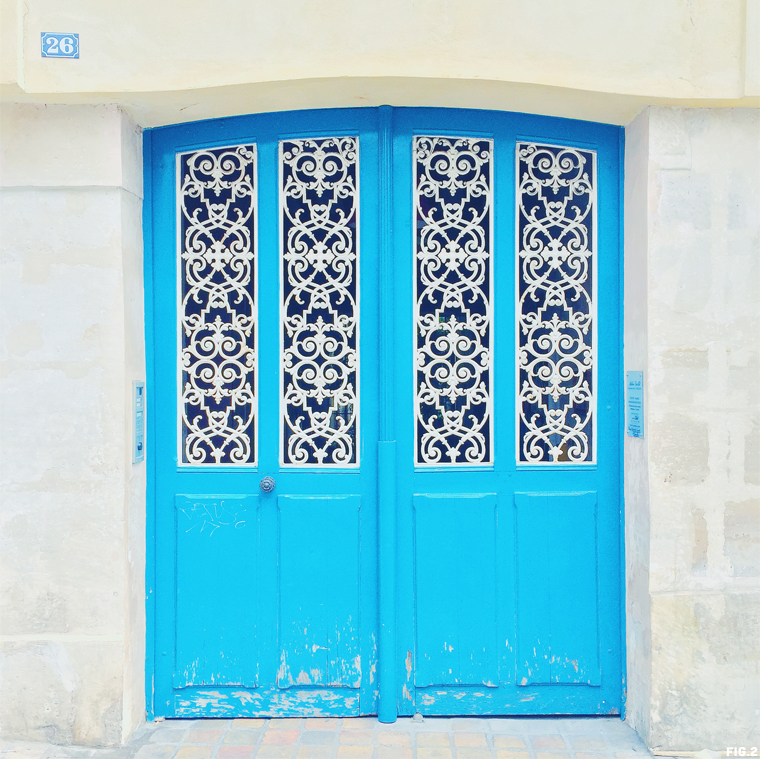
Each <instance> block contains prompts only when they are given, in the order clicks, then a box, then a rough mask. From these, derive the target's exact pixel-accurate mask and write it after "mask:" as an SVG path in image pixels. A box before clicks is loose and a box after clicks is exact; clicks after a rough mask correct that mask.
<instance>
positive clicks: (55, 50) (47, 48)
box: [42, 32, 79, 58]
mask: <svg viewBox="0 0 760 760" xmlns="http://www.w3.org/2000/svg"><path fill="white" fill-rule="evenodd" d="M42 57H43V58H79V35H78V34H63V33H61V34H59V33H57V32H43V33H42Z"/></svg>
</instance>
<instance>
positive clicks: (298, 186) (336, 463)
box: [280, 137, 359, 467]
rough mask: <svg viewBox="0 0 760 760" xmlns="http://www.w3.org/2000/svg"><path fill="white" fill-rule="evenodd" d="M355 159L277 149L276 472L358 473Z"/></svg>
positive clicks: (309, 149) (340, 145) (319, 142)
mask: <svg viewBox="0 0 760 760" xmlns="http://www.w3.org/2000/svg"><path fill="white" fill-rule="evenodd" d="M358 150H359V144H358V139H357V138H355V137H331V138H320V139H303V140H284V141H282V142H281V143H280V171H281V176H282V186H281V192H280V210H281V235H282V262H281V266H282V389H283V390H282V402H281V403H282V430H281V435H282V452H281V461H282V463H283V464H284V465H298V466H305V467H309V466H311V467H314V466H317V467H352V466H356V465H358V453H357V441H358V440H359V438H358V436H359V386H358V369H359V354H358V346H359V335H358V332H359V259H358V256H359V248H358V217H359V189H358V177H359V166H358Z"/></svg>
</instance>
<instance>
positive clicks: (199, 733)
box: [185, 728, 224, 744]
mask: <svg viewBox="0 0 760 760" xmlns="http://www.w3.org/2000/svg"><path fill="white" fill-rule="evenodd" d="M223 733H224V729H223V728H192V729H190V731H188V732H187V737H186V739H185V743H186V744H216V743H217V742H218V741H219V740H220V739H221V738H222V734H223Z"/></svg>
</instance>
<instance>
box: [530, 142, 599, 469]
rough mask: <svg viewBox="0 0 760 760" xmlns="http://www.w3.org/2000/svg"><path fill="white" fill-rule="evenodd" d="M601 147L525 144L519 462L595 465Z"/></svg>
mask: <svg viewBox="0 0 760 760" xmlns="http://www.w3.org/2000/svg"><path fill="white" fill-rule="evenodd" d="M595 248H596V153H595V152H594V151H589V150H580V149H577V148H567V147H558V146H553V145H537V144H533V143H518V145H517V252H518V256H517V302H518V307H517V310H518V313H517V365H518V366H517V383H518V388H519V393H518V398H517V405H518V407H517V462H518V464H593V463H594V461H595V444H596V441H595V438H596V436H595V429H594V425H595V404H596V401H595V393H596V388H595V384H596V377H595V369H596V367H595V365H596V356H595V353H596V314H595V289H596V261H595V259H596V257H595V255H594V252H595Z"/></svg>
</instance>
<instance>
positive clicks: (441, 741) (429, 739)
mask: <svg viewBox="0 0 760 760" xmlns="http://www.w3.org/2000/svg"><path fill="white" fill-rule="evenodd" d="M415 741H416V742H417V746H418V747H448V746H449V745H450V738H449V735H448V734H444V733H443V732H442V731H436V732H434V733H433V732H427V731H420V732H419V733H418V734H417V735H416V737H415Z"/></svg>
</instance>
